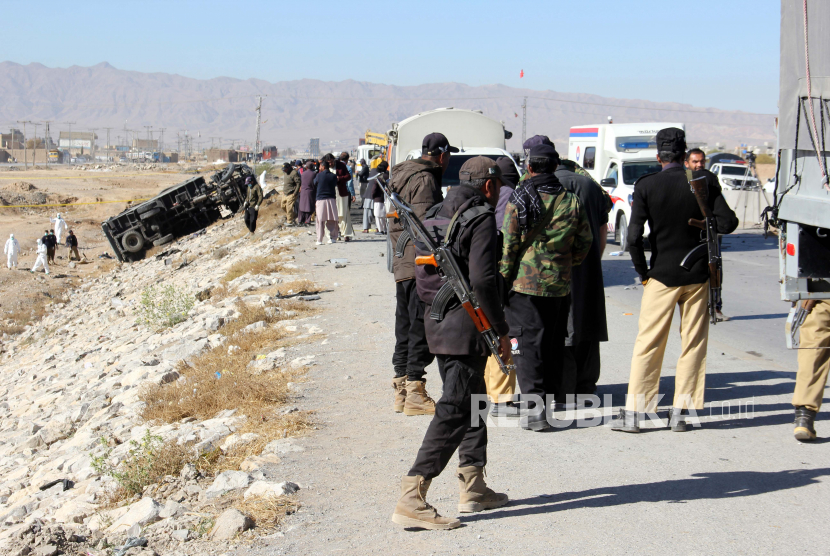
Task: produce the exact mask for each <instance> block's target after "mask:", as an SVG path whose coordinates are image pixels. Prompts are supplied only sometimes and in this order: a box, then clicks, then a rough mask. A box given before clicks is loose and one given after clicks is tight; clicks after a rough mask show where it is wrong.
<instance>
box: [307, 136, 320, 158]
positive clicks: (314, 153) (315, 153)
mask: <svg viewBox="0 0 830 556" xmlns="http://www.w3.org/2000/svg"><path fill="white" fill-rule="evenodd" d="M308 154H309V156H310V157H311V158H320V138H319V137H314V138H313V139H311V141H309V142H308Z"/></svg>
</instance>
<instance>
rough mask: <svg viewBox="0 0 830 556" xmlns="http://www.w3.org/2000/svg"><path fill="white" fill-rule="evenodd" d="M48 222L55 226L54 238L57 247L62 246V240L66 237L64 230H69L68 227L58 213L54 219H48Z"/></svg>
mask: <svg viewBox="0 0 830 556" xmlns="http://www.w3.org/2000/svg"><path fill="white" fill-rule="evenodd" d="M49 221H50V222H52V224H54V225H55V237H57V238H58V245H63V239H64V237H66V230H67V229H69V225H68V224H67V223H66V220H64V219H63V218H62V217H61V215H60V213H58V215H57V217H56V218H50V219H49Z"/></svg>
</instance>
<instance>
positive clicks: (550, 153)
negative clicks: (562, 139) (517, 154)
mask: <svg viewBox="0 0 830 556" xmlns="http://www.w3.org/2000/svg"><path fill="white" fill-rule="evenodd" d="M528 158H552V159H554V160H559V153H558V152H556V149H555V148H553V146H551V145H545V144H541V145H536V146H535V147H533V148H531V149H530V154H529V155H528Z"/></svg>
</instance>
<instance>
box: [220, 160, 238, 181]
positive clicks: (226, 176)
mask: <svg viewBox="0 0 830 556" xmlns="http://www.w3.org/2000/svg"><path fill="white" fill-rule="evenodd" d="M234 168H236V164H234V163H233V162H231V163H230V164H228V169H227V170H225V173H224V174H222V181H223V182H224V181H228V180H229V179H230V177H231V174H233V170H234Z"/></svg>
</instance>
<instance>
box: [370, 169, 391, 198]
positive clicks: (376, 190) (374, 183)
mask: <svg viewBox="0 0 830 556" xmlns="http://www.w3.org/2000/svg"><path fill="white" fill-rule="evenodd" d="M378 174H380V172H379V171H378V169H377V168H372V169H371V170H370V171H369V178H373V177H375V176H377V175H378ZM381 178H383V181H385V182H387V183H389V172H383V174H381ZM366 198H367V199H368V198H371V199H372V201H374V202H376V203H382V202H383V201H384V194H383V189H382V188H381V186H380V184H379V183H378V180H371V181H370V182H369V186H368V187H367V188H366Z"/></svg>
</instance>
